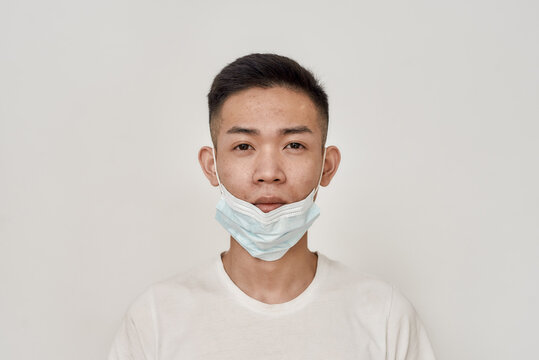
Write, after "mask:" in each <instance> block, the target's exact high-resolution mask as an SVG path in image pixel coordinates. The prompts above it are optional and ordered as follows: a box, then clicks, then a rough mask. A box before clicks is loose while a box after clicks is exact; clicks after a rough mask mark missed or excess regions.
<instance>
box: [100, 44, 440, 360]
mask: <svg viewBox="0 0 539 360" xmlns="http://www.w3.org/2000/svg"><path fill="white" fill-rule="evenodd" d="M208 102H209V111H210V131H211V135H212V140H213V145H214V147H213V148H210V147H203V148H202V149H201V150H200V152H199V161H200V165H201V167H202V170H203V172H204V174H205V175H206V177H207V178H208V180H209V181H210V183H211V184H212V185H213V186H219V188H220V190H221V200H220V201H219V203H218V205H217V214H216V219H217V220H218V221H219V223H221V225H223V226H224V227H225V229H226V230H227V231H228V232H229V233H230V235H231V237H230V248H229V250H228V251H226V252H224V253H222V254H221V255H220V256H216V259H215V261H214V262H212V263H211V264H205V265H202V266H200V267H198V268H196V269H193V270H192V271H190V272H189V273H187V274H184V275H180V276H177V277H174V278H172V279H170V280H167V281H164V282H161V283H158V284H156V285H153V286H152V287H150V289H149V290H148V291H146V292H145V293H144V294H143V295H142V296H141V297H140V298H139V299H138V300H137V301H136V302H135V303H134V304H133V305H132V306H131V307H130V309H129V311H128V313H127V315H126V317H125V319H124V322H123V324H122V327H121V328H120V330H119V332H118V334H117V337H116V341H115V343H114V345H113V348H112V350H111V353H110V357H109V359H110V360H116V359H118V360H124V359H136V360H139V359H140V360H142V359H147V360H150V359H151V360H157V359H159V360H180V359H221V360H222V359H309V360H312V359H364V360H370V359H373V360H374V359H380V360H381V359H409V360H411V359H421V360H430V359H434V355H433V353H432V350H431V347H430V344H429V341H428V338H427V335H426V333H425V330H424V329H423V326H422V325H421V323H420V321H419V319H418V317H417V316H416V314H415V312H414V310H413V308H412V306H411V305H410V304H409V303H408V302H407V301H406V300H405V298H404V297H403V296H402V295H401V294H400V293H399V292H398V291H397V290H395V289H394V288H393V287H392V286H391V285H388V284H386V283H385V282H382V281H379V280H376V279H373V278H371V277H368V276H365V275H361V274H356V273H355V272H353V271H350V270H349V269H347V268H346V267H344V266H343V265H341V264H339V263H337V262H335V261H332V260H330V259H328V258H327V257H325V256H324V255H322V254H320V253H316V252H311V251H310V250H309V249H308V247H307V229H308V228H309V226H310V225H311V224H312V223H313V221H314V220H315V219H316V218H317V217H318V215H319V210H318V207H317V206H316V204H315V203H314V200H315V198H316V194H317V191H318V189H319V186H320V185H321V186H327V185H329V183H330V182H331V179H332V178H333V176H334V175H335V173H336V171H337V168H338V166H339V162H340V158H341V156H340V153H339V150H338V149H337V148H336V147H334V146H329V147H325V140H326V134H327V124H328V102H327V96H326V94H325V92H324V90H323V89H322V87H321V86H320V85H319V84H318V82H317V81H316V80H315V78H314V77H313V75H312V74H311V73H310V72H309V71H307V70H305V69H304V68H303V67H301V66H300V65H299V64H297V63H296V62H295V61H293V60H291V59H289V58H286V57H282V56H278V55H273V54H252V55H248V56H245V57H242V58H239V59H237V60H236V61H234V62H233V63H231V64H229V65H228V66H226V67H225V68H224V69H223V70H222V71H221V72H220V73H219V74H218V75H217V76H216V78H215V79H214V82H213V84H212V87H211V90H210V93H209V94H208Z"/></svg>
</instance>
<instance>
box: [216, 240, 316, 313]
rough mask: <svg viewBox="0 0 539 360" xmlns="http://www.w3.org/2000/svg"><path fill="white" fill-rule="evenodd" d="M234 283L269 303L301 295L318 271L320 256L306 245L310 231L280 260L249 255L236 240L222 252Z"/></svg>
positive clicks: (281, 301)
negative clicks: (262, 258) (265, 259)
mask: <svg viewBox="0 0 539 360" xmlns="http://www.w3.org/2000/svg"><path fill="white" fill-rule="evenodd" d="M221 259H222V262H223V266H224V269H225V271H226V273H227V274H228V276H229V277H230V279H231V280H232V282H234V284H236V286H237V287H238V288H239V289H240V290H241V291H243V292H244V293H245V294H247V295H248V296H249V297H251V298H253V299H255V300H258V301H260V302H263V303H266V304H282V303H285V302H288V301H290V300H293V299H295V298H296V297H298V296H299V295H300V294H301V293H302V292H303V291H305V289H307V288H308V287H309V285H310V284H311V282H312V281H313V279H314V276H315V274H316V268H317V264H318V255H317V254H316V253H313V252H311V251H309V249H308V248H307V234H305V235H304V237H302V238H301V240H300V241H298V243H297V244H296V245H294V246H293V247H292V248H290V250H288V252H287V253H286V254H285V255H284V256H283V257H282V258H280V259H279V260H276V261H264V260H260V259H257V258H254V257H252V256H251V255H249V253H248V252H247V251H245V250H244V249H243V248H242V247H241V246H240V245H239V244H238V243H237V242H236V241H235V240H234V239H231V243H230V249H229V250H228V251H227V252H225V253H223V254H222V255H221Z"/></svg>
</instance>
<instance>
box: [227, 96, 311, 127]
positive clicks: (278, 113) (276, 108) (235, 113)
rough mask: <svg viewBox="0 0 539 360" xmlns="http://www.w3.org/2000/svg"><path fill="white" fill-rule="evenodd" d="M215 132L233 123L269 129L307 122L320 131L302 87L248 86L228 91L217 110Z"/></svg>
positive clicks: (233, 124)
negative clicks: (229, 93)
mask: <svg viewBox="0 0 539 360" xmlns="http://www.w3.org/2000/svg"><path fill="white" fill-rule="evenodd" d="M218 118H219V120H218V121H219V134H222V133H223V132H226V131H227V129H229V128H231V127H233V126H242V127H253V128H257V129H259V130H261V131H272V130H276V129H280V128H284V127H291V126H308V127H309V128H310V129H311V130H312V131H313V132H317V133H321V129H320V120H319V118H320V114H319V111H318V109H317V107H316V105H315V104H314V103H313V101H312V100H311V99H310V98H309V96H307V95H306V94H305V93H304V92H302V91H297V90H292V89H289V88H285V87H271V88H249V89H247V90H243V91H240V92H238V93H235V94H233V95H231V96H230V97H229V98H228V99H227V100H225V102H224V103H223V105H222V107H221V111H220V113H219V116H218Z"/></svg>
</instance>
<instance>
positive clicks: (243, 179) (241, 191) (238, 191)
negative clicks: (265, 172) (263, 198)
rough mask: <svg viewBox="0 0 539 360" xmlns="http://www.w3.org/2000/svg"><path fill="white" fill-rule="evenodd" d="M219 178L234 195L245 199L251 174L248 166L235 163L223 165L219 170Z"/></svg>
mask: <svg viewBox="0 0 539 360" xmlns="http://www.w3.org/2000/svg"><path fill="white" fill-rule="evenodd" d="M219 178H220V180H221V182H222V184H223V185H224V186H225V188H226V189H227V190H228V191H229V192H230V193H231V194H232V195H234V196H235V197H237V198H240V199H246V195H247V192H248V188H249V184H250V183H251V176H250V175H249V168H248V167H246V166H243V165H242V164H238V163H236V164H235V166H223V170H222V171H221V170H220V171H219Z"/></svg>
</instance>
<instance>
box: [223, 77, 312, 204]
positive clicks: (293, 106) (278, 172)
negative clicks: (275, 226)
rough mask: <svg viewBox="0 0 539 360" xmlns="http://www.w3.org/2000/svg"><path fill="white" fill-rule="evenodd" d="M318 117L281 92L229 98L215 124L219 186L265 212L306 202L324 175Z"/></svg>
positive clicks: (293, 94) (301, 98) (296, 95)
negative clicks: (221, 185)
mask: <svg viewBox="0 0 539 360" xmlns="http://www.w3.org/2000/svg"><path fill="white" fill-rule="evenodd" d="M319 116H320V115H319V112H318V110H317V108H316V106H315V105H314V103H313V102H312V100H311V99H310V98H309V97H308V96H307V95H305V94H304V93H303V92H298V91H294V90H290V89H287V88H284V87H272V88H267V89H262V88H250V89H247V90H244V91H241V92H239V93H236V94H234V95H231V96H230V97H229V98H228V99H227V100H226V101H225V102H224V104H223V106H222V108H221V111H220V114H219V118H217V119H216V121H219V130H218V134H217V150H216V157H217V171H218V173H219V179H220V180H221V183H222V184H223V185H224V186H225V188H226V189H227V190H228V191H229V192H230V193H232V194H233V195H234V196H236V197H237V198H240V199H242V200H245V201H247V202H250V203H252V204H254V205H255V206H257V207H258V208H259V209H260V210H262V211H264V212H268V211H271V210H273V209H276V208H278V207H279V206H281V205H283V204H287V203H291V202H295V201H299V200H302V199H304V198H305V197H307V195H308V194H309V193H310V192H311V191H312V190H313V189H314V188H315V187H316V185H317V184H318V180H319V178H320V173H321V170H322V155H323V149H322V133H321V128H320V123H319Z"/></svg>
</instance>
